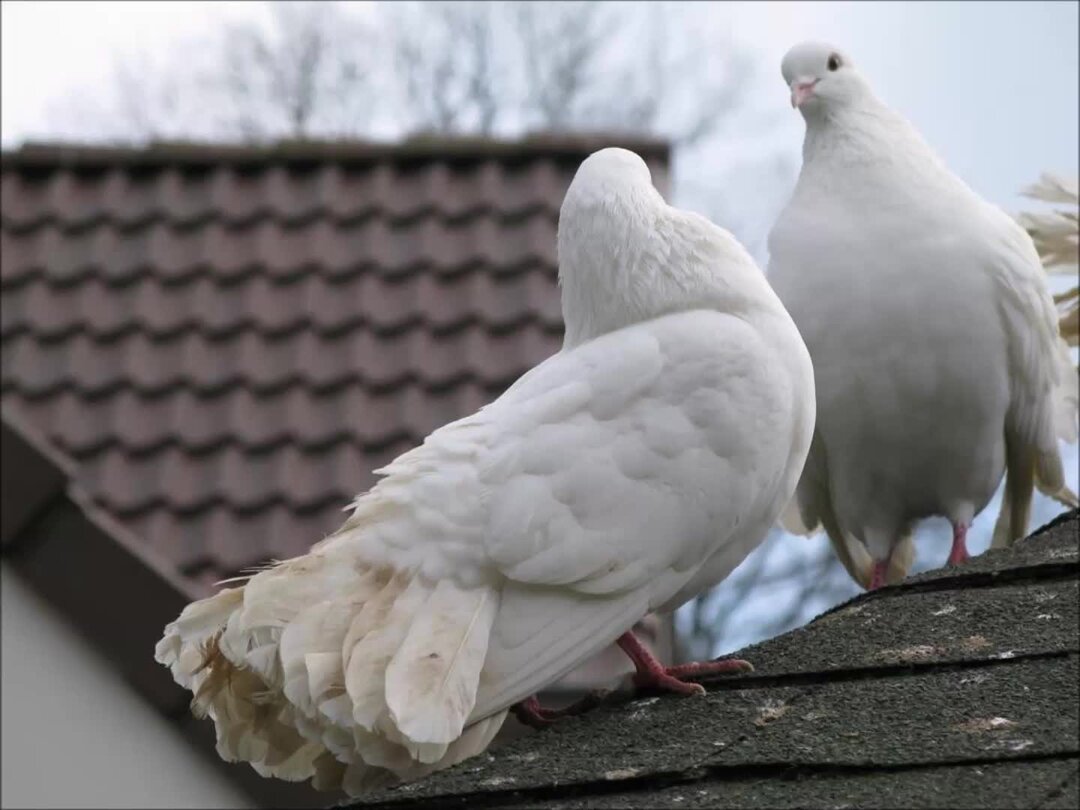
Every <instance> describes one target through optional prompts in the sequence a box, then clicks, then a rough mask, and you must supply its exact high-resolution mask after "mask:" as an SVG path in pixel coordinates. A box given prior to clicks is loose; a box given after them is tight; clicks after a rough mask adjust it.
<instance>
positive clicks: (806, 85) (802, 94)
mask: <svg viewBox="0 0 1080 810" xmlns="http://www.w3.org/2000/svg"><path fill="white" fill-rule="evenodd" d="M817 83H818V80H817V79H811V80H803V81H798V80H796V81H795V82H793V83H792V85H791V106H792V107H794V108H796V109H797V108H799V107H801V106H802V103H803V102H804V101H806V100H807V99H808V98H810V96H812V95H814V85H816V84H817Z"/></svg>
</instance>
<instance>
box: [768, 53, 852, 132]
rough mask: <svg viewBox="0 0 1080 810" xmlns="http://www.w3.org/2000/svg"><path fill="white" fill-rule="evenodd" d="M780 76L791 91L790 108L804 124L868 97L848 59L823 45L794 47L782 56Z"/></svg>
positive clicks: (843, 54) (845, 55)
mask: <svg viewBox="0 0 1080 810" xmlns="http://www.w3.org/2000/svg"><path fill="white" fill-rule="evenodd" d="M780 72H781V73H782V74H783V76H784V81H785V82H786V83H787V85H788V87H790V88H791V106H792V107H795V108H797V109H798V110H799V111H800V112H801V113H802V114H803V117H804V118H807V119H808V120H809V119H810V118H813V117H817V116H820V115H823V114H825V113H826V112H827V111H828V110H830V109H832V110H836V109H841V108H843V107H847V106H852V105H855V104H858V103H859V101H861V100H862V99H865V98H867V97H869V96H870V95H871V93H870V87H869V85H867V83H866V80H865V79H863V77H862V74H860V73H859V71H858V70H856V69H855V65H854V63H853V62H852V61H851V57H849V56H848V55H847V54H846V53H844V52H843V51H841V50H840V49H839V48H834V47H833V46H832V45H828V44H826V43H823V42H803V43H801V44H799V45H796V46H795V47H794V48H792V49H791V50H790V51H788V52H787V54H786V55H785V56H784V61H783V62H781V64H780Z"/></svg>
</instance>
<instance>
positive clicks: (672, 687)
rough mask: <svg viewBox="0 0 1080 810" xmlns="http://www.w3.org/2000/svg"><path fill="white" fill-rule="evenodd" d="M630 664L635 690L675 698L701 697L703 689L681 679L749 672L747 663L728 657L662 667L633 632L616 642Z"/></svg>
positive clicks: (627, 633)
mask: <svg viewBox="0 0 1080 810" xmlns="http://www.w3.org/2000/svg"><path fill="white" fill-rule="evenodd" d="M616 643H617V644H618V645H619V647H620V649H622V651H623V652H624V653H626V654H627V655H628V656H629V657H630V660H631V661H632V662H633V664H634V669H635V670H637V672H636V673H635V674H634V686H636V687H637V688H638V689H657V690H660V691H662V692H674V693H675V694H677V695H703V694H705V687H704V686H702V685H701V684H700V683H692V682H688V681H685V680H683V678H686V677H695V676H701V675H717V674H726V673H730V672H753V671H754V667H753V665H752V664H751V663H750V662H749V661H743V660H741V659H738V658H728V659H725V660H723V661H699V662H696V663H692V664H682V665H680V666H677V667H665V666H664V665H663V664H661V663H660V662H659V661H657V660H656V656H654V655H653V654H652V653H651V652H649V650H648V649H647V648H646V647H645V645H644V644H642V643H641V642H640V641H639V640H638V638H637V636H635V635H634V634H633V632H626V633H623V634H622V635H621V636H619V639H618V641H617V642H616Z"/></svg>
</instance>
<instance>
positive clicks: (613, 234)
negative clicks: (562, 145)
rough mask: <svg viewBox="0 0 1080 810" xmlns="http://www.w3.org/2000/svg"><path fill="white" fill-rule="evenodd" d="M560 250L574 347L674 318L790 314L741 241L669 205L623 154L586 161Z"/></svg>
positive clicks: (568, 338)
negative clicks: (710, 313) (702, 313)
mask: <svg viewBox="0 0 1080 810" xmlns="http://www.w3.org/2000/svg"><path fill="white" fill-rule="evenodd" d="M558 253H559V283H560V285H561V287H562V308H563V320H564V322H565V324H566V334H565V339H564V343H563V348H564V349H569V348H572V347H574V346H578V345H580V344H582V343H585V342H587V341H589V340H591V339H593V338H595V337H598V336H599V335H602V334H606V333H608V332H611V331H614V330H616V329H621V328H623V327H626V326H630V325H632V324H635V323H640V322H642V321H646V320H651V319H653V318H657V317H660V316H662V315H667V314H671V313H674V312H682V311H690V310H693V309H715V310H718V311H721V312H732V313H734V314H752V313H754V312H757V311H759V310H760V311H769V312H771V311H772V310H779V311H780V312H782V311H783V310H782V306H781V305H780V302H779V299H777V298H776V296H775V294H774V293H773V292H772V289H771V288H770V287H769V286H768V284H767V282H766V281H765V277H764V275H763V274H762V273H761V271H760V269H759V268H758V267H757V265H756V264H755V263H754V261H753V259H752V258H751V257H750V255H749V254H748V253H746V251H745V249H744V248H743V247H742V246H741V245H740V244H739V243H738V241H736V240H735V239H734V237H732V236H731V235H730V234H729V233H728V232H727V231H725V230H723V229H722V228H719V227H717V226H716V225H714V224H713V223H711V222H709V221H708V220H707V219H705V218H704V217H700V216H698V215H696V214H692V213H687V212H683V211H680V210H678V209H676V208H672V207H671V206H669V205H667V203H665V202H664V200H663V198H662V197H661V196H660V194H659V192H657V190H656V189H655V188H654V187H653V185H652V179H651V176H650V174H649V170H648V167H647V166H646V165H645V163H644V161H642V160H641V158H640V157H638V156H637V155H636V154H634V153H633V152H629V151H626V150H623V149H602V150H600V151H599V152H596V153H594V154H593V155H591V156H589V157H588V158H587V159H586V160H585V161H584V162H583V163H582V164H581V167H580V168H579V169H578V172H577V174H576V175H575V176H574V180H573V182H571V184H570V188H569V189H568V190H567V193H566V197H565V199H564V201H563V205H562V209H561V212H560V215H559V233H558ZM613 257H614V260H613Z"/></svg>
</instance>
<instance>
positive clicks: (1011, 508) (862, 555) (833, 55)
mask: <svg viewBox="0 0 1080 810" xmlns="http://www.w3.org/2000/svg"><path fill="white" fill-rule="evenodd" d="M782 73H783V77H784V81H785V82H786V83H787V84H788V85H789V87H790V89H791V103H792V106H794V107H797V108H798V109H799V111H800V112H801V113H802V115H803V117H804V118H805V120H806V139H805V142H804V144H803V166H802V171H801V173H800V175H799V180H798V183H797V185H796V188H795V191H794V194H793V196H792V199H791V200H790V202H789V203H788V205H787V207H786V208H785V210H784V211H783V212H782V213H781V215H780V217H779V219H778V221H777V222H776V224H775V226H774V227H773V230H772V233H771V234H770V237H769V252H770V262H769V273H768V277H769V280H770V282H771V283H772V284H773V287H774V288H775V289H776V291H777V293H778V294H779V296H780V298H781V300H782V301H783V302H784V305H785V306H786V307H787V308H788V311H789V312H790V313H791V316H792V318H794V320H795V322H796V324H798V326H799V331H800V332H801V333H802V336H803V339H804V340H805V341H806V345H807V347H808V348H809V349H810V356H811V357H812V358H813V362H814V372H815V381H816V387H817V398H818V403H817V405H818V408H817V425H816V429H815V432H814V439H813V442H812V445H811V449H810V454H809V456H808V459H807V463H806V467H805V469H804V471H803V474H802V477H801V479H800V481H799V485H798V488H797V494H796V499H795V501H794V502H793V503H792V506H791V508H789V509H787V510H785V515H784V520H783V522H784V525H785V526H786V527H787V528H789V529H790V530H792V531H796V532H801V533H807V532H809V531H812V530H813V529H815V528H816V527H817V526H818V525H821V526H823V527H824V529H825V530H826V532H827V533H828V535H829V539H830V541H831V542H832V544H833V546H834V548H835V550H836V551H837V554H838V556H839V557H840V559H841V560H842V562H843V563H844V565H845V567H846V568H847V570H848V571H849V573H851V575H852V577H853V578H854V579H855V580H856V581H858V582H859V583H860V584H862V585H863V586H864V587H878V586H880V585H882V584H883V583H885V582H887V581H888V582H893V581H896V580H897V579H900V578H902V577H903V576H904V574H905V573H906V571H907V568H908V566H909V565H910V562H911V559H912V556H913V548H912V544H911V531H912V528H913V525H914V523H915V522H916V521H917V520H919V519H921V518H924V517H928V516H944V517H946V518H948V520H949V521H951V523H952V526H953V546H952V550H951V552H950V555H949V562H950V563H953V564H955V563H959V562H962V561H963V560H964V559H966V558H967V556H968V554H967V548H966V541H965V537H966V533H967V529H968V527H969V526H970V524H971V521H972V519H973V518H974V516H975V515H976V514H977V513H978V512H979V511H980V510H982V509H983V507H985V506H986V504H987V502H988V501H989V500H990V498H991V497H992V496H993V494H994V492H995V490H996V489H997V487H998V484H999V483H1000V481H1001V477H1002V473H1003V471H1007V479H1006V488H1005V496H1004V498H1005V500H1004V503H1003V506H1002V513H1001V516H1000V518H999V520H998V525H997V528H996V531H995V544H997V545H1001V544H1005V543H1009V542H1012V541H1013V540H1015V539H1017V538H1019V537H1022V536H1023V535H1024V533H1025V531H1026V527H1027V521H1028V513H1029V508H1030V504H1031V498H1032V488H1033V486H1038V487H1039V488H1040V489H1041V490H1042V491H1044V492H1046V493H1048V494H1051V495H1054V496H1055V497H1058V498H1059V499H1060V500H1061V501H1062V502H1064V503H1070V502H1072V503H1073V505H1075V503H1074V502H1075V497H1076V496H1075V495H1073V494H1072V493H1071V492H1069V490H1068V489H1067V488H1066V487H1065V480H1064V475H1063V470H1062V461H1061V456H1060V453H1059V447H1058V439H1059V438H1063V439H1066V440H1071V441H1074V440H1075V439H1076V414H1077V378H1076V373H1075V372H1074V371H1073V369H1072V365H1071V363H1070V360H1069V356H1068V350H1067V347H1066V346H1065V343H1064V342H1063V341H1062V340H1061V338H1060V336H1059V333H1058V322H1057V315H1056V312H1055V309H1054V303H1053V300H1052V299H1051V296H1050V293H1049V291H1048V289H1047V285H1046V281H1045V274H1044V272H1043V270H1042V268H1041V266H1040V263H1039V256H1038V254H1037V253H1036V251H1035V248H1034V246H1033V245H1032V241H1031V239H1030V237H1029V236H1028V235H1027V234H1026V233H1025V232H1024V230H1023V228H1021V227H1020V226H1019V225H1018V224H1017V223H1016V222H1015V221H1014V220H1013V219H1012V218H1011V217H1009V216H1008V215H1006V214H1005V213H1004V212H1003V211H1001V210H1000V209H998V208H996V207H995V206H993V205H990V204H989V203H987V202H985V201H984V200H982V199H981V198H980V197H979V196H978V195H976V194H975V193H974V192H973V191H972V190H971V189H970V188H968V186H967V185H965V184H964V183H963V181H961V180H960V179H959V178H958V177H956V176H955V175H954V174H952V173H951V172H950V171H949V170H948V169H947V168H946V167H945V165H944V164H943V163H942V161H941V160H940V159H939V158H938V157H937V156H936V155H935V154H934V153H933V151H932V150H931V149H930V147H929V146H928V145H927V144H926V143H925V141H924V140H923V139H922V137H920V135H919V133H918V132H916V131H915V129H914V128H913V127H912V126H911V124H909V123H908V122H907V121H906V120H905V119H904V118H903V117H902V116H900V115H899V114H897V113H896V112H894V111H893V110H891V109H890V108H889V107H887V106H886V105H885V104H883V103H882V102H881V101H879V100H878V99H877V97H876V96H875V95H874V93H873V91H872V90H871V88H870V86H869V84H868V83H867V81H866V80H865V79H864V78H863V76H862V75H861V74H860V73H859V71H858V70H856V68H855V66H854V64H853V63H852V60H851V58H850V57H849V56H848V55H847V54H845V53H843V52H841V51H840V50H838V49H837V48H834V47H832V46H829V45H824V44H819V43H805V44H801V45H798V46H796V47H794V48H792V49H791V50H790V51H789V52H788V54H787V55H786V56H785V57H784V60H783V65H782Z"/></svg>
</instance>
